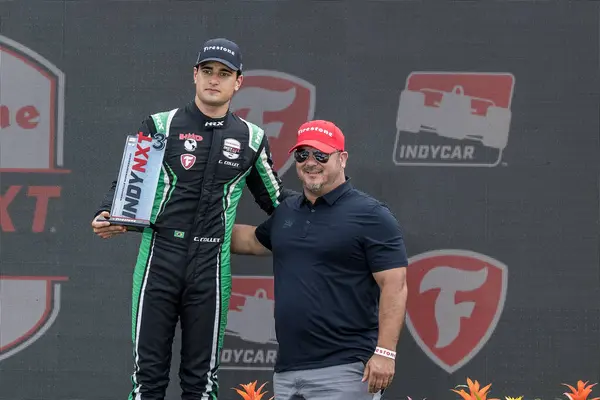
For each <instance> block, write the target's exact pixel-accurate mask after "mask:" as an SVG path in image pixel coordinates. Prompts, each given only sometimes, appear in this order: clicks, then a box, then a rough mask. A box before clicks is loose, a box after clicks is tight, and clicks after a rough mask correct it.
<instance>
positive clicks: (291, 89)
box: [231, 70, 316, 176]
mask: <svg viewBox="0 0 600 400" xmlns="http://www.w3.org/2000/svg"><path fill="white" fill-rule="evenodd" d="M315 93H316V89H315V86H314V85H312V84H311V83H309V82H306V81H305V80H303V79H300V78H298V77H297V76H293V75H289V74H286V73H284V72H279V71H267V70H253V71H247V72H244V81H243V83H242V87H241V89H240V90H239V91H238V92H237V93H236V95H235V96H234V97H233V100H232V102H231V110H232V111H233V112H235V113H236V114H237V115H238V116H240V117H241V118H244V119H246V120H248V121H249V122H252V123H253V124H256V125H258V126H259V127H261V128H262V129H264V131H265V133H266V135H267V137H268V138H269V146H270V147H271V154H272V157H273V164H274V168H275V170H276V171H277V172H278V173H279V175H280V176H282V175H283V174H284V173H285V172H286V171H287V170H288V168H289V167H290V166H291V165H292V164H293V161H294V160H293V157H292V155H291V154H288V152H289V150H290V149H291V148H292V146H293V145H294V144H295V142H296V136H297V134H298V128H299V127H300V125H302V124H303V123H304V122H306V121H308V120H311V119H312V118H313V116H314V111H315Z"/></svg>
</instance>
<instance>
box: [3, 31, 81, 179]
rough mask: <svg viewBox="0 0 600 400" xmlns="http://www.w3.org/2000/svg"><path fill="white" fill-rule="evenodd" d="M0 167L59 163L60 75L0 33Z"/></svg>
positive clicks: (33, 168)
mask: <svg viewBox="0 0 600 400" xmlns="http://www.w3.org/2000/svg"><path fill="white" fill-rule="evenodd" d="M0 57H1V58H2V74H0V87H1V88H2V99H1V101H0V171H2V172H69V171H65V170H61V169H59V168H61V167H62V166H63V133H64V96H65V77H64V74H63V72H62V71H61V70H59V69H58V68H57V67H56V66H55V65H54V64H52V63H51V62H50V61H48V60H47V59H45V58H44V57H42V56H41V55H40V54H38V53H36V52H34V51H33V50H31V49H29V48H27V47H25V46H23V45H22V44H20V43H18V42H15V41H14V40H12V39H9V38H7V37H5V36H2V35H0Z"/></svg>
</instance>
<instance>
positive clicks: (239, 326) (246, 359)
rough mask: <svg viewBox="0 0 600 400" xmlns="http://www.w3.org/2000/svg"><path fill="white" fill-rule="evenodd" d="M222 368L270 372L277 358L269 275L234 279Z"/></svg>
mask: <svg viewBox="0 0 600 400" xmlns="http://www.w3.org/2000/svg"><path fill="white" fill-rule="evenodd" d="M231 287H232V289H231V299H230V302H229V313H228V317H227V329H226V331H225V341H224V345H223V351H222V352H221V367H220V369H225V370H272V369H273V366H274V365H275V360H276V358H277V340H276V338H275V319H274V316H273V307H274V304H275V302H274V285H273V277H272V276H233V277H232V284H231Z"/></svg>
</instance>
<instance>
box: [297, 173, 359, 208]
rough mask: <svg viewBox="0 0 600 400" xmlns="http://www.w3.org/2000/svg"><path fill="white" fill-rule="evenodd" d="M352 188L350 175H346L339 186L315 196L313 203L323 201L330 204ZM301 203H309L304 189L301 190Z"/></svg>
mask: <svg viewBox="0 0 600 400" xmlns="http://www.w3.org/2000/svg"><path fill="white" fill-rule="evenodd" d="M351 189H352V184H351V183H350V177H348V176H346V180H345V181H344V183H342V184H341V185H340V186H338V187H336V188H335V189H333V190H332V191H331V192H329V193H326V194H324V195H323V196H320V197H317V200H316V201H315V204H317V203H319V202H321V201H323V202H325V203H327V204H328V205H330V206H332V205H334V204H335V202H336V201H338V199H339V198H340V197H342V196H343V195H344V194H346V193H347V192H348V191H349V190H351ZM301 204H310V201H309V200H308V199H307V198H306V195H305V194H304V191H303V192H302V203H301Z"/></svg>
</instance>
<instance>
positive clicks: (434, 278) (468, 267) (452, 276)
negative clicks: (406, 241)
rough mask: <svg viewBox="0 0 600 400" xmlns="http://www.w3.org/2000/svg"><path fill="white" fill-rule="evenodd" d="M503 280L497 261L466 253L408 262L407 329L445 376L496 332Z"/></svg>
mask: <svg viewBox="0 0 600 400" xmlns="http://www.w3.org/2000/svg"><path fill="white" fill-rule="evenodd" d="M507 275H508V271H507V268H506V266H505V265H504V264H502V263H501V262H499V261H498V260H495V259H493V258H490V257H488V256H485V255H482V254H478V253H474V252H470V251H464V250H436V251H431V252H427V253H423V254H419V255H417V256H415V257H412V258H411V259H410V266H409V267H408V270H407V284H408V287H409V291H408V292H409V294H408V303H407V315H406V325H407V326H408V328H409V330H410V332H411V334H412V336H413V338H414V339H415V341H416V342H417V344H418V345H419V346H420V347H421V349H422V350H423V351H424V352H425V354H427V356H428V357H429V358H431V360H433V361H434V362H435V363H436V364H437V365H439V366H440V367H441V368H443V369H444V370H446V371H447V372H449V373H452V372H454V371H456V370H457V369H459V368H460V367H462V366H463V365H465V364H466V363H467V362H469V360H471V359H472V358H473V357H474V356H475V355H476V354H477V353H478V352H479V350H481V348H483V346H484V345H485V343H486V342H487V340H488V339H489V338H490V336H491V335H492V333H493V332H494V329H495V328H496V324H497V323H498V320H499V318H500V315H501V314H502V309H503V307H504V300H505V296H506V285H507Z"/></svg>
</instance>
